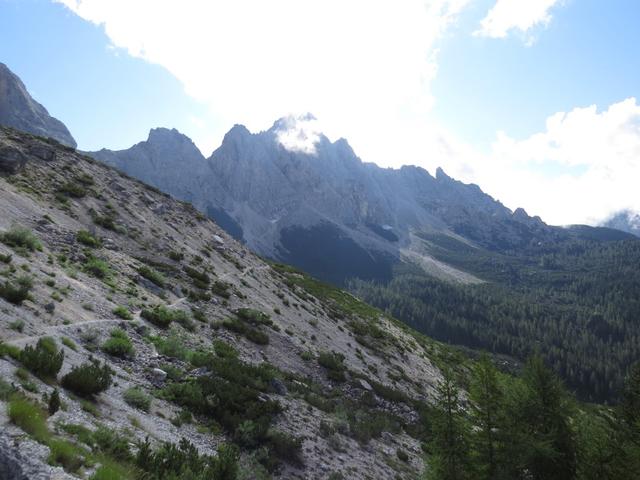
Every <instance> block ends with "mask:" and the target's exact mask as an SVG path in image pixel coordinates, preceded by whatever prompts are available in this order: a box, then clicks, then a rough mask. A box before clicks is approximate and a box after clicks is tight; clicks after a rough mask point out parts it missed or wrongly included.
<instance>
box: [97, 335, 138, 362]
mask: <svg viewBox="0 0 640 480" xmlns="http://www.w3.org/2000/svg"><path fill="white" fill-rule="evenodd" d="M102 350H103V351H104V352H106V353H108V354H109V355H113V356H114V357H120V358H124V357H132V356H133V355H134V354H135V349H134V348H133V343H131V340H130V339H129V337H128V335H127V332H125V331H124V330H122V329H120V328H114V329H113V330H111V332H110V333H109V339H108V340H107V341H106V342H104V343H103V344H102Z"/></svg>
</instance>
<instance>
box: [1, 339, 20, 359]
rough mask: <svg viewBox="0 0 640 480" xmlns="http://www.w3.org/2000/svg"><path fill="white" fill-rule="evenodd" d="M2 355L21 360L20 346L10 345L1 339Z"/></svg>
mask: <svg viewBox="0 0 640 480" xmlns="http://www.w3.org/2000/svg"><path fill="white" fill-rule="evenodd" d="M0 357H11V358H13V359H14V360H18V361H20V348H18V347H16V346H15V345H8V344H6V343H3V342H2V341H1V340H0Z"/></svg>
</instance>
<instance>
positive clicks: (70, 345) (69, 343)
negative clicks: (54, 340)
mask: <svg viewBox="0 0 640 480" xmlns="http://www.w3.org/2000/svg"><path fill="white" fill-rule="evenodd" d="M60 341H61V342H62V344H63V345H64V346H65V347H68V348H70V349H71V350H74V351H75V350H77V349H78V347H77V346H76V344H75V343H74V342H73V340H71V339H70V338H69V337H62V339H61V340H60Z"/></svg>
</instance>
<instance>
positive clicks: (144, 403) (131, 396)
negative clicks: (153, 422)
mask: <svg viewBox="0 0 640 480" xmlns="http://www.w3.org/2000/svg"><path fill="white" fill-rule="evenodd" d="M122 397H123V398H124V401H125V402H127V404H128V405H131V406H132V407H134V408H137V409H139V410H142V411H144V412H148V411H149V409H150V408H151V397H150V396H149V395H147V394H146V393H144V392H143V391H142V390H141V389H139V388H137V387H132V388H129V389H127V390H125V392H124V393H123V394H122Z"/></svg>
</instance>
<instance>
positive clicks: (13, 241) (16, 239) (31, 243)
mask: <svg viewBox="0 0 640 480" xmlns="http://www.w3.org/2000/svg"><path fill="white" fill-rule="evenodd" d="M0 241H2V243H4V244H6V245H8V246H10V247H11V248H13V249H15V250H18V251H22V252H35V251H36V250H42V243H40V240H38V237H36V236H35V235H34V234H33V232H32V231H31V230H29V229H28V228H24V227H18V226H15V227H12V228H11V230H9V231H8V232H4V233H3V234H1V235H0Z"/></svg>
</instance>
